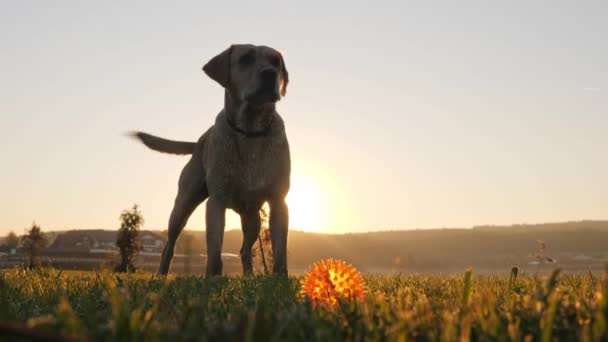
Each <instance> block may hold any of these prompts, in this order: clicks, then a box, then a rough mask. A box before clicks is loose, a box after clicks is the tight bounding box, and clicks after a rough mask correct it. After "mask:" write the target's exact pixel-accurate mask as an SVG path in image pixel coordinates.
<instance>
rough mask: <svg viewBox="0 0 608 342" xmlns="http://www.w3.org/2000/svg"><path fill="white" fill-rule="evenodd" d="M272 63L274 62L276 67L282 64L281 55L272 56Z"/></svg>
mask: <svg viewBox="0 0 608 342" xmlns="http://www.w3.org/2000/svg"><path fill="white" fill-rule="evenodd" d="M270 64H272V65H273V66H275V67H278V66H279V65H280V64H281V59H280V58H279V57H271V58H270Z"/></svg>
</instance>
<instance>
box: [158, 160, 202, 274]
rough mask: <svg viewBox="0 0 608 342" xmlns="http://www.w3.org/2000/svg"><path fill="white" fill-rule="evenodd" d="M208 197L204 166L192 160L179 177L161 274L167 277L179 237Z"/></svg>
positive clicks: (161, 264)
mask: <svg viewBox="0 0 608 342" xmlns="http://www.w3.org/2000/svg"><path fill="white" fill-rule="evenodd" d="M208 195H209V194H208V191H207V187H206V184H205V179H204V173H203V168H202V165H201V164H199V163H197V158H192V159H191V160H190V161H189V162H188V163H187V164H186V166H185V167H184V169H183V170H182V173H181V175H180V177H179V185H178V191H177V197H176V198H175V204H174V205H173V210H172V211H171V217H170V218H169V232H168V236H167V244H166V245H165V248H164V250H163V255H162V256H161V259H160V267H159V269H158V273H159V274H162V275H165V274H167V273H168V272H169V267H170V266H171V259H172V258H173V250H174V249H175V242H176V241H177V237H178V236H179V234H180V233H181V232H182V230H183V229H184V226H185V225H186V222H188V218H189V217H190V215H192V212H193V211H194V209H196V207H198V205H199V204H201V203H202V202H203V201H204V200H205V199H206V198H207V197H208Z"/></svg>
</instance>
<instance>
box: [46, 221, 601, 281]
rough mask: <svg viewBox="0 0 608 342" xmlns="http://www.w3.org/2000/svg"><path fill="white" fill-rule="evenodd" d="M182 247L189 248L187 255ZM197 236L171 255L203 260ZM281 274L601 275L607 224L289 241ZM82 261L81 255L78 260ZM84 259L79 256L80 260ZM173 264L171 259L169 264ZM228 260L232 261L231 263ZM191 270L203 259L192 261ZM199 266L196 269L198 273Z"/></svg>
mask: <svg viewBox="0 0 608 342" xmlns="http://www.w3.org/2000/svg"><path fill="white" fill-rule="evenodd" d="M53 235H54V237H53V241H52V242H50V246H49V247H48V248H47V252H46V254H47V255H48V256H49V257H52V258H61V257H66V256H69V257H70V258H72V259H73V258H79V257H82V258H87V257H89V254H87V253H89V251H97V253H98V251H99V250H100V249H101V248H106V247H108V246H111V245H112V243H113V242H114V240H115V231H110V230H86V229H82V230H81V229H79V230H70V231H66V232H54V233H53ZM142 235H143V236H144V238H145V240H146V241H145V243H146V246H147V248H146V251H147V254H146V255H147V259H146V260H147V263H148V264H149V268H151V269H153V268H154V267H156V265H157V258H155V257H154V256H155V255H158V252H160V250H162V244H164V239H165V237H166V232H161V231H144V232H143V233H142ZM186 242H189V243H191V248H190V250H188V249H187V247H186ZM241 242H242V233H241V231H240V230H229V231H226V233H225V237H224V249H223V251H224V252H225V253H227V254H226V255H227V256H228V257H231V258H232V259H233V260H232V261H231V263H230V264H231V265H232V266H230V267H232V268H236V270H232V269H231V271H238V269H239V266H238V257H237V256H236V255H235V254H238V253H239V250H240V247H241ZM205 249H206V246H205V232H204V231H189V230H186V231H185V232H183V233H182V235H180V238H179V239H178V243H177V247H176V253H177V254H180V253H181V254H183V253H190V254H195V255H197V256H198V255H200V254H203V255H204V254H205ZM288 250H289V266H290V270H291V271H292V272H294V273H301V272H304V271H305V270H306V269H307V268H308V267H309V266H310V265H311V264H312V263H314V262H315V261H317V260H319V259H326V258H335V259H342V260H345V261H347V262H349V263H352V264H353V265H354V266H356V267H357V268H359V269H361V270H362V271H366V272H404V273H410V272H419V273H440V272H441V273H450V272H461V271H462V270H463V269H465V268H467V267H472V268H474V269H475V270H476V272H508V271H509V270H510V268H511V267H513V266H518V267H520V268H521V269H523V270H527V271H530V272H535V271H538V270H543V269H553V268H556V267H560V268H562V269H564V270H566V271H586V270H594V271H595V270H601V269H603V267H604V265H605V264H607V263H608V221H580V222H567V223H550V224H536V225H513V226H478V227H474V228H471V229H425V230H403V231H384V232H369V233H350V234H319V233H307V232H302V231H296V230H292V231H290V233H289V244H288ZM83 253H85V254H83ZM82 255H84V256H82ZM178 259H179V257H176V263H178V262H179V261H177V260H178ZM235 259H236V260H235ZM194 263H196V264H197V266H200V267H202V265H204V259H203V258H200V260H195V261H194ZM199 264H200V265H199Z"/></svg>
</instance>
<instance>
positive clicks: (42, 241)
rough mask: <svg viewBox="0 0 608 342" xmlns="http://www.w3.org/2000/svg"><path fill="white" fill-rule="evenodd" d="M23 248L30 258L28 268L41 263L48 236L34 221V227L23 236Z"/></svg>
mask: <svg viewBox="0 0 608 342" xmlns="http://www.w3.org/2000/svg"><path fill="white" fill-rule="evenodd" d="M22 242H23V248H24V249H25V253H26V254H27V258H28V265H27V267H28V268H34V267H37V266H39V265H40V260H39V257H40V252H41V251H42V249H43V248H44V247H45V245H46V238H45V237H44V234H43V233H42V230H41V229H40V226H39V225H37V224H36V222H34V223H32V227H31V228H30V230H29V231H28V232H27V234H25V235H24V236H23V238H22Z"/></svg>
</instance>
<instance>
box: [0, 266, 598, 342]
mask: <svg viewBox="0 0 608 342" xmlns="http://www.w3.org/2000/svg"><path fill="white" fill-rule="evenodd" d="M364 279H365V281H366V282H367V285H368V295H367V298H366V300H365V301H364V302H363V303H358V304H357V303H355V304H353V303H344V304H343V305H341V306H340V307H338V308H337V309H335V310H329V309H326V308H322V307H317V308H313V307H311V305H310V304H309V303H308V302H306V301H305V300H304V298H302V295H301V294H300V293H299V291H300V285H299V281H300V278H298V277H290V278H285V277H273V276H255V277H245V278H243V277H234V278H227V277H216V278H211V279H204V278H199V277H169V278H167V279H163V278H157V277H155V276H152V275H149V274H133V275H114V274H110V273H94V272H72V271H69V272H68V271H58V270H54V269H40V270H33V271H25V270H10V271H3V272H2V273H0V320H2V321H3V322H5V323H2V324H1V325H0V329H2V332H3V333H7V332H8V331H17V330H19V331H20V332H21V333H24V334H41V332H47V333H51V334H62V335H64V336H81V337H82V336H88V337H90V338H91V339H93V340H124V341H126V340H142V339H145V340H160V339H169V338H170V339H172V340H173V341H178V340H184V341H185V340H209V339H213V340H223V341H231V340H238V341H241V340H257V341H282V340H305V341H314V340H330V341H331V340H333V341H344V340H355V341H358V340H379V339H383V338H385V337H388V339H389V340H406V339H415V340H439V339H441V340H449V341H454V340H458V338H465V339H466V338H470V339H474V340H478V339H482V340H518V341H519V340H522V339H524V338H526V337H527V336H531V337H533V339H534V340H537V341H539V340H543V341H551V340H552V338H555V337H559V338H560V339H564V340H565V339H569V340H581V339H586V340H589V341H593V340H602V339H603V340H605V339H606V338H608V327H607V320H608V275H604V276H603V277H602V276H597V275H594V274H592V273H586V274H578V275H572V274H563V275H561V274H558V273H557V272H554V273H553V274H552V275H551V276H546V277H535V276H524V277H521V276H520V277H519V278H517V277H514V276H513V275H511V276H483V275H479V276H476V275H475V274H473V275H472V276H471V274H470V273H467V274H465V273H463V274H460V275H454V276H422V275H400V276H387V275H384V276H382V275H365V276H364ZM6 322H12V323H8V324H7V323H6ZM5 336H8V335H5ZM47 337H48V336H47ZM55 337H56V336H55Z"/></svg>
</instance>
